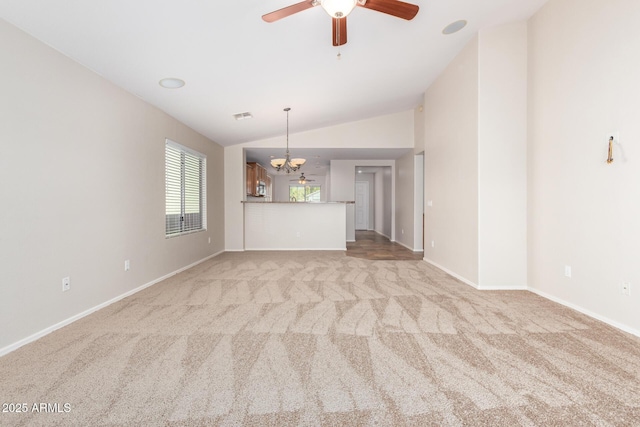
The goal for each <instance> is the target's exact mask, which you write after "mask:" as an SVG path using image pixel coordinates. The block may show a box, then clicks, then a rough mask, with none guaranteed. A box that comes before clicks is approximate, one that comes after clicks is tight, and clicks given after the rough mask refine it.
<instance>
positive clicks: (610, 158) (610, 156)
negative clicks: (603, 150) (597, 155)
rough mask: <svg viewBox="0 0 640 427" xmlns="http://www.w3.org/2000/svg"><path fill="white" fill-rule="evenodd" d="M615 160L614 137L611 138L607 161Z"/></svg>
mask: <svg viewBox="0 0 640 427" xmlns="http://www.w3.org/2000/svg"><path fill="white" fill-rule="evenodd" d="M611 162H613V137H610V138H609V156H608V157H607V163H611Z"/></svg>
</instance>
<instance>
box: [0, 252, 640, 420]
mask: <svg viewBox="0 0 640 427" xmlns="http://www.w3.org/2000/svg"><path fill="white" fill-rule="evenodd" d="M0 400H1V402H2V403H11V402H13V403H26V404H27V405H28V408H29V410H28V411H27V413H20V414H16V413H0V425H2V426H9V425H11V426H14V425H15V426H22V425H29V426H31V425H47V426H49V425H64V426H69V425H78V426H101V425H113V426H124V425H131V426H154V425H168V426H172V425H188V426H197V425H229V426H236V425H251V426H253V425H256V426H257V425H272V426H281V425H295V426H298V425H305V426H306V425H309V426H316V425H329V426H355V425H367V426H372V425H379V426H385V425H415V426H427V425H434V426H517V425H523V426H591V425H594V426H637V425H640V340H638V339H637V338H635V337H632V336H630V335H628V334H625V333H622V332H620V331H618V330H615V329H613V328H611V327H609V326H606V325H604V324H602V323H600V322H598V321H595V320H593V319H590V318H588V317H586V316H583V315H581V314H579V313H577V312H575V311H572V310H570V309H567V308H564V307H562V306H559V305H557V304H555V303H552V302H550V301H547V300H545V299H543V298H540V297H538V296H536V295H534V294H532V293H529V292H524V291H500V292H486V291H485V292H479V291H476V290H474V289H473V288H471V287H469V286H467V285H464V284H462V283H460V282H458V281H456V280H455V279H453V278H452V277H450V276H447V275H446V274H444V273H443V272H441V271H439V270H437V269H435V268H433V267H431V266H429V265H428V264H427V263H425V262H423V261H367V260H362V259H357V258H350V257H346V256H345V255H344V253H342V252H322V253H319V252H295V253H294V252H291V253H282V252H280V253H264V252H251V253H226V254H223V255H220V256H218V257H216V258H214V259H212V260H209V261H208V262H205V263H202V264H200V265H198V266H197V267H195V268H193V269H191V270H189V271H187V272H184V273H182V274H180V275H177V276H174V277H172V278H171V279H168V280H166V281H164V282H162V283H159V284H157V285H155V286H153V287H151V288H148V289H146V290H144V291H142V292H139V293H138V294H136V295H134V296H132V297H129V298H127V299H125V300H122V301H121V302H118V303H116V304H113V305H111V306H109V307H107V308H105V309H103V310H101V311H99V312H97V313H95V314H93V315H91V316H88V317H86V318H84V319H82V320H80V321H78V322H76V323H74V324H72V325H70V326H67V327H65V328H63V329H60V330H59V331H56V332H54V333H52V334H50V335H48V336H46V337H44V338H42V339H40V340H38V341H37V342H35V343H32V344H29V345H27V346H25V347H22V348H20V349H18V350H17V351H15V352H13V353H10V354H9V355H7V356H5V357H3V358H0ZM34 403H51V404H54V403H58V405H59V408H58V410H60V411H62V412H56V413H44V412H32V405H33V404H34ZM65 403H68V404H69V405H70V406H69V409H70V411H69V412H64V404H65ZM51 409H53V407H52V408H51Z"/></svg>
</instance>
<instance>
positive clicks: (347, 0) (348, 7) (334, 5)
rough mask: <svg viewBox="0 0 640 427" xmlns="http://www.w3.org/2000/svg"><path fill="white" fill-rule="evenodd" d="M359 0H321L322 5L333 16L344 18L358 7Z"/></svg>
mask: <svg viewBox="0 0 640 427" xmlns="http://www.w3.org/2000/svg"><path fill="white" fill-rule="evenodd" d="M356 3H358V1H357V0H320V5H321V6H322V8H323V9H324V10H325V11H326V12H327V13H328V14H329V16H330V17H332V18H344V17H346V16H347V15H348V14H350V13H351V11H352V10H353V9H354V8H355V7H356Z"/></svg>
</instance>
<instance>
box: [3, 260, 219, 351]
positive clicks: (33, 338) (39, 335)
mask: <svg viewBox="0 0 640 427" xmlns="http://www.w3.org/2000/svg"><path fill="white" fill-rule="evenodd" d="M223 252H225V251H220V252H216V253H215V254H213V255H209V256H208V257H206V258H203V259H201V260H199V261H196V262H194V263H192V264H189V265H187V266H186V267H182V268H180V269H178V270H176V271H172V272H171V273H169V274H165V275H164V276H162V277H159V278H157V279H155V280H152V281H151V282H148V283H145V284H144V285H142V286H139V287H137V288H135V289H132V290H130V291H128V292H125V293H124V294H121V295H118V296H117V297H115V298H112V299H110V300H108V301H106V302H103V303H102V304H98V305H96V306H95V307H91V308H90V309H88V310H85V311H83V312H82V313H78V314H76V315H74V316H71V317H69V318H68V319H65V320H63V321H61V322H58V323H56V324H55V325H52V326H49V327H48V328H45V329H43V330H41V331H39V332H36V333H35V334H33V335H30V336H28V337H26V338H23V339H21V340H20V341H17V342H15V343H13V344H9V345H8V346H6V347H3V348H1V349H0V357H2V356H4V355H6V354H9V353H11V352H12V351H14V350H17V349H19V348H20V347H22V346H23V345H26V344H29V343H32V342H34V341H36V340H37V339H40V338H42V337H44V336H45V335H49V334H50V333H51V332H53V331H55V330H57V329H60V328H62V327H64V326H67V325H69V324H71V323H73V322H75V321H76V320H80V319H82V318H83V317H86V316H88V315H90V314H91V313H95V312H96V311H98V310H100V309H102V308H105V307H107V306H109V305H111V304H113V303H115V302H118V301H120V300H122V299H124V298H126V297H128V296H131V295H133V294H135V293H138V292H140V291H141V290H143V289H146V288H148V287H150V286H153V285H155V284H156V283H159V282H162V281H163V280H165V279H168V278H169V277H172V276H175V275H176V274H178V273H182V272H183V271H185V270H188V269H190V268H191V267H195V266H196V265H198V264H200V263H203V262H205V261H207V260H209V259H211V258H214V257H216V256H218V255H220V254H221V253H223Z"/></svg>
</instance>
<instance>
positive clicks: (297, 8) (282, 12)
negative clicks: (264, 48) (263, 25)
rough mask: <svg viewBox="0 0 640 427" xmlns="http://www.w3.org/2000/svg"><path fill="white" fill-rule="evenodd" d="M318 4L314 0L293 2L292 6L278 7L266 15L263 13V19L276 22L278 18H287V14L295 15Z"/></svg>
mask: <svg viewBox="0 0 640 427" xmlns="http://www.w3.org/2000/svg"><path fill="white" fill-rule="evenodd" d="M317 4H318V3H315V2H314V1H313V0H307V1H303V2H300V3H296V4H292V5H291V6H287V7H283V8H282V9H278V10H276V11H273V12H271V13H267V14H266V15H262V19H263V20H264V21H266V22H274V21H277V20H278V19H282V18H286V17H287V16H290V15H293V14H294V13H298V12H302V11H303V10H307V9H311V8H312V7H314V6H316V5H317Z"/></svg>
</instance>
